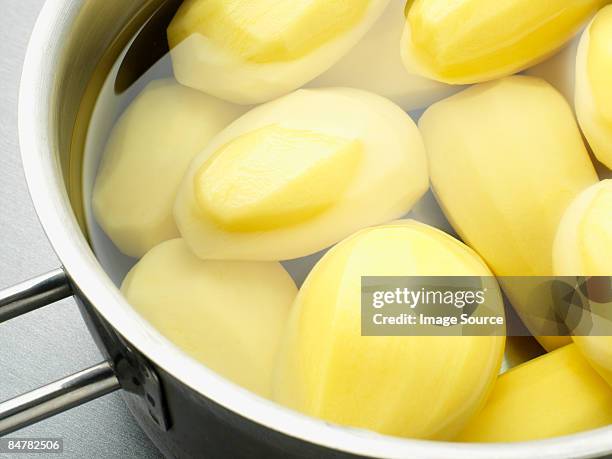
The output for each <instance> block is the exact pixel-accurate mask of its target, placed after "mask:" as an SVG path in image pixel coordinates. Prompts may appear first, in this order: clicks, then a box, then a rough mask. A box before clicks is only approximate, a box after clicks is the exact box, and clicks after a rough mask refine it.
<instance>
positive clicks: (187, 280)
mask: <svg viewBox="0 0 612 459" xmlns="http://www.w3.org/2000/svg"><path fill="white" fill-rule="evenodd" d="M121 290H122V292H123V294H124V295H125V297H126V299H127V300H128V301H129V302H130V304H131V305H132V306H133V307H134V308H135V309H136V310H137V311H138V312H139V313H140V314H141V315H142V316H143V317H144V318H145V319H146V320H147V321H148V322H149V323H151V325H153V326H154V327H155V328H157V330H159V332H160V333H161V334H162V335H164V336H165V337H166V338H167V339H168V340H170V341H171V342H172V343H173V344H174V345H176V346H178V347H179V348H180V349H182V350H183V351H185V352H186V353H187V354H189V355H190V356H191V357H193V358H195V359H197V360H199V361H200V362H202V363H203V364H204V365H206V366H207V367H209V368H210V369H212V370H214V371H216V372H217V373H219V374H221V375H223V376H225V377H226V378H228V379H230V380H231V381H233V382H235V383H237V384H239V385H241V386H243V387H245V388H247V389H249V390H252V391H253V392H256V393H257V394H259V395H263V396H266V397H267V396H269V394H270V389H271V377H272V371H273V368H274V361H275V358H276V354H277V351H278V345H279V340H280V337H281V335H282V332H283V330H284V327H285V322H286V319H287V317H288V314H289V307H290V306H291V303H292V302H293V300H294V298H295V295H296V293H297V289H296V287H295V284H294V282H293V280H292V279H291V277H290V276H289V274H288V273H287V272H286V271H285V270H284V268H283V267H282V266H281V265H280V264H279V263H275V262H229V261H203V260H200V259H199V258H197V257H196V256H195V255H193V254H192V253H191V251H190V250H189V248H188V247H187V245H186V244H185V243H184V242H183V240H181V239H172V240H170V241H166V242H163V243H162V244H160V245H158V246H156V247H155V248H153V249H152V250H151V251H149V252H148V253H147V254H146V255H145V256H144V258H142V260H140V261H139V262H138V263H137V264H136V266H134V268H132V270H131V271H130V272H129V273H128V275H127V277H126V278H125V280H124V281H123V285H122V287H121Z"/></svg>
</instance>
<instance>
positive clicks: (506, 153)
mask: <svg viewBox="0 0 612 459" xmlns="http://www.w3.org/2000/svg"><path fill="white" fill-rule="evenodd" d="M419 127H420V129H421V132H422V134H423V139H424V141H425V145H426V148H427V154H428V156H429V164H430V170H431V180H432V186H433V189H434V192H435V194H436V197H437V198H438V201H439V202H440V205H441V207H442V209H443V210H444V213H445V214H446V216H447V217H448V219H449V221H450V222H451V224H452V225H453V227H454V228H455V230H456V231H457V233H458V234H459V235H460V236H461V237H462V239H463V240H464V241H465V242H466V243H467V244H468V245H469V246H470V247H472V248H474V250H476V251H477V252H478V253H479V254H480V255H481V256H482V257H483V259H484V260H485V261H486V262H487V263H488V265H489V266H490V267H491V269H492V270H493V272H494V273H495V274H496V275H498V276H515V278H509V277H505V278H503V279H500V283H501V285H502V287H504V290H505V292H506V294H507V295H508V297H509V299H510V301H511V302H512V304H513V305H514V307H515V308H516V309H518V310H519V312H524V313H525V314H529V315H531V316H532V317H533V318H534V320H536V321H537V320H538V319H539V318H540V317H543V318H545V317H549V315H550V314H549V307H550V306H551V305H550V304H549V303H544V302H542V303H538V302H534V301H533V300H532V299H530V298H529V296H530V294H531V293H530V292H531V291H532V290H531V288H530V287H529V286H528V285H527V283H528V282H529V279H531V280H533V282H534V283H537V277H531V278H528V277H525V278H521V279H525V280H524V281H520V282H517V278H516V276H553V275H554V270H553V261H552V247H553V240H554V238H555V234H556V231H557V226H558V225H559V221H560V220H561V216H562V215H563V212H564V211H565V208H566V207H567V206H568V205H569V203H570V202H571V201H572V200H573V199H574V198H575V197H576V195H578V194H579V193H580V192H581V191H582V190H584V189H585V188H587V187H589V186H590V185H592V184H594V183H596V182H597V180H598V178H597V175H596V173H595V170H594V168H593V165H592V164H591V161H590V159H589V155H588V153H587V151H586V148H585V146H584V144H583V142H582V138H581V136H580V131H579V129H578V126H577V125H576V121H575V119H574V116H573V114H572V111H571V109H570V107H569V105H568V104H567V102H566V100H565V99H564V98H563V97H562V96H561V95H560V94H559V93H558V92H557V91H556V90H555V89H554V88H553V87H552V86H550V85H549V84H548V83H546V82H545V81H543V80H540V79H537V78H532V77H523V76H513V77H508V78H504V79H501V80H497V81H494V82H490V83H483V84H480V85H476V86H473V87H471V88H469V89H466V90H465V91H463V92H461V93H459V94H456V95H454V96H451V97H449V98H448V99H445V100H443V101H441V102H437V103H435V104H433V105H432V106H431V107H430V108H429V109H428V110H427V111H426V112H425V114H424V115H423V117H422V118H421V120H420V121H419ZM441 132H444V135H440V133H441ZM536 303H537V304H536ZM535 308H540V309H537V310H536V309H535ZM525 314H524V315H523V317H525ZM525 320H526V321H527V322H529V319H525ZM538 323H539V322H538ZM527 325H528V326H530V325H532V324H530V323H527ZM542 342H543V344H544V345H545V347H547V348H548V349H553V348H555V347H558V346H559V345H562V344H567V343H569V342H570V340H569V338H568V337H555V338H550V339H546V338H544V339H543V340H542Z"/></svg>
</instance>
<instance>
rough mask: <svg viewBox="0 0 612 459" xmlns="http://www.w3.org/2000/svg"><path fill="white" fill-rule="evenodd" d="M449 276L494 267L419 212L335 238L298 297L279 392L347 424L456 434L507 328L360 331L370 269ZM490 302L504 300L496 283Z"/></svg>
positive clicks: (485, 388)
mask: <svg viewBox="0 0 612 459" xmlns="http://www.w3.org/2000/svg"><path fill="white" fill-rule="evenodd" d="M441 275H444V276H491V275H492V274H491V272H490V271H489V269H488V268H487V266H486V265H485V264H484V263H483V262H482V260H481V259H480V258H479V257H478V256H477V255H476V253H474V252H473V251H472V250H471V249H469V248H468V247H467V246H465V245H463V244H462V243H461V242H459V241H458V240H456V239H454V238H452V237H451V236H449V235H447V234H446V233H444V232H442V231H440V230H438V229H435V228H433V227H431V226H427V225H424V224H422V223H419V222H416V221H414V220H403V221H402V220H400V221H397V222H395V223H391V224H388V225H384V226H379V227H373V228H369V229H364V230H362V231H360V232H358V233H356V234H355V235H353V236H351V237H349V238H348V239H346V240H344V241H342V242H341V243H340V244H338V245H336V246H335V247H334V248H332V249H331V250H330V251H329V252H328V253H327V254H326V255H325V256H324V257H323V258H322V259H321V260H320V261H319V262H318V263H317V265H316V266H315V267H314V269H313V270H312V271H311V273H310V274H309V276H308V278H307V279H306V282H305V283H304V285H303V286H302V288H301V290H300V292H299V294H298V297H297V299H296V302H295V304H294V306H293V310H292V313H291V318H290V320H289V327H288V333H287V335H286V337H285V340H284V341H283V344H282V345H281V353H280V361H279V367H278V370H277V371H278V373H277V377H276V379H275V385H274V395H273V397H274V399H275V400H277V401H278V402H280V403H282V404H284V405H287V406H289V407H291V408H293V409H296V410H298V411H302V412H304V413H306V414H309V415H311V416H315V417H319V418H322V419H325V420H326V421H330V422H334V423H338V424H343V425H349V426H354V427H359V428H366V429H371V430H374V431H377V432H380V433H384V434H388V435H397V436H403V437H414V438H428V439H451V438H452V437H453V436H454V435H455V434H456V433H457V432H458V431H459V430H460V429H461V428H462V427H463V425H464V424H465V423H466V422H467V421H468V420H469V419H470V418H471V417H472V416H473V415H474V414H475V413H476V412H477V411H478V409H480V408H481V406H482V404H483V403H484V401H485V399H486V397H487V395H488V393H489V391H490V389H491V387H492V385H493V382H494V380H495V376H496V375H497V373H498V371H499V368H500V365H501V359H502V354H503V351H504V342H505V337H504V336H362V335H361V276H441ZM487 306H488V307H491V308H492V309H494V310H499V309H500V308H502V299H501V295H500V293H499V290H498V289H497V288H496V284H495V288H494V290H493V291H490V292H489V294H488V295H487ZM502 313H503V309H502Z"/></svg>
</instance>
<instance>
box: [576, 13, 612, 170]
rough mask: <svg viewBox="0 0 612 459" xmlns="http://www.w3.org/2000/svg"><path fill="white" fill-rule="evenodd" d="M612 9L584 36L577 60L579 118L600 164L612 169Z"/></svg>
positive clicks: (577, 108) (596, 20)
mask: <svg viewBox="0 0 612 459" xmlns="http://www.w3.org/2000/svg"><path fill="white" fill-rule="evenodd" d="M611 81H612V5H611V6H607V7H605V8H603V9H602V10H601V11H600V12H599V13H597V15H596V16H595V18H594V19H593V21H592V22H591V24H590V25H589V27H588V28H587V29H586V30H585V31H584V33H583V34H582V38H581V39H580V45H579V46H578V54H577V58H576V114H577V116H578V122H579V123H580V127H581V128H582V131H583V132H584V135H585V136H586V138H587V139H588V141H589V145H590V146H591V148H592V149H593V153H594V154H595V156H596V157H597V159H598V160H599V161H601V162H602V163H603V164H605V165H606V166H607V167H608V169H612V83H611Z"/></svg>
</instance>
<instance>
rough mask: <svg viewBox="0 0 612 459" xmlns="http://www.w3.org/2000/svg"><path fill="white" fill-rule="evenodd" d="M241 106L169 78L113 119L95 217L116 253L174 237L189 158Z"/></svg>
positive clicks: (140, 251) (141, 250)
mask: <svg viewBox="0 0 612 459" xmlns="http://www.w3.org/2000/svg"><path fill="white" fill-rule="evenodd" d="M244 111H245V108H244V107H240V106H237V105H233V104H229V103H227V102H225V101H221V100H219V99H215V98H213V97H210V96H207V95H206V94H203V93H201V92H199V91H196V90H193V89H191V88H187V87H185V86H181V85H179V84H177V83H176V82H175V81H174V80H156V81H153V82H152V83H150V84H149V85H148V86H147V87H146V88H145V89H144V90H143V92H142V93H141V94H140V95H139V96H138V97H137V98H136V99H135V100H134V101H133V102H132V104H131V105H130V106H129V107H128V108H127V110H126V111H125V113H123V115H122V116H121V118H120V119H119V120H118V121H117V124H116V125H115V127H114V128H113V131H112V133H111V136H110V139H109V141H108V143H107V146H106V150H105V152H104V156H103V158H102V163H101V165H100V169H99V172H98V176H97V178H96V182H95V186H94V190H93V197H92V206H93V210H94V214H95V217H96V219H97V221H98V223H99V224H100V226H101V227H102V229H103V230H104V231H105V232H106V234H107V235H108V236H109V237H110V238H111V240H112V241H113V242H114V243H115V245H116V246H117V247H118V248H119V250H121V251H122V252H123V253H124V254H126V255H129V256H132V257H140V256H142V255H144V254H145V253H146V252H147V250H149V249H150V248H151V247H154V246H155V245H157V244H158V243H160V242H162V241H165V240H167V239H171V238H174V237H177V236H178V235H179V233H178V230H177V228H176V225H175V223H174V219H173V217H172V206H173V204H174V199H175V197H176V192H177V190H178V187H179V184H180V182H181V179H182V178H183V175H184V174H185V171H186V170H187V167H188V166H189V163H190V161H191V160H192V159H193V157H194V156H196V154H198V153H199V152H200V151H201V150H202V149H203V148H204V147H205V146H206V144H207V143H208V141H209V140H210V139H211V138H212V137H213V136H214V135H215V134H217V133H218V132H219V131H220V130H221V129H223V128H224V127H225V126H227V125H228V124H229V123H230V122H231V121H233V120H234V119H236V118H237V117H238V116H240V115H241V114H242V113H243V112H244Z"/></svg>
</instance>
